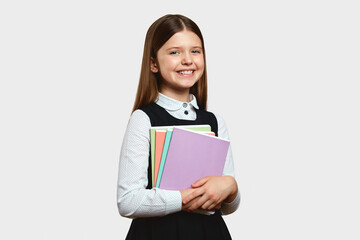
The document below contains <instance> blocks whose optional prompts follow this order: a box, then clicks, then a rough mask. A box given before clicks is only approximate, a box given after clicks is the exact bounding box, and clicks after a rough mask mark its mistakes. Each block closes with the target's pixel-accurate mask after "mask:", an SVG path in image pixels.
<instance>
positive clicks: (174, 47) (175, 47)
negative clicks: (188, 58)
mask: <svg viewBox="0 0 360 240" xmlns="http://www.w3.org/2000/svg"><path fill="white" fill-rule="evenodd" d="M181 48H183V47H178V46H173V47H169V48H168V49H166V51H169V50H171V49H181ZM191 48H200V49H202V47H201V46H193V47H191Z"/></svg>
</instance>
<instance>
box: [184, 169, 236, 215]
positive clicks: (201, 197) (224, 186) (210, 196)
mask: <svg viewBox="0 0 360 240" xmlns="http://www.w3.org/2000/svg"><path fill="white" fill-rule="evenodd" d="M191 186H192V187H193V188H195V189H196V190H195V191H193V192H192V193H191V194H189V195H188V196H186V197H185V198H184V199H183V204H184V205H186V204H187V203H189V202H191V201H192V200H193V199H195V198H197V197H198V199H197V200H196V201H195V202H194V203H193V204H192V205H191V206H190V207H188V210H189V211H193V210H195V209H198V208H201V209H204V210H213V209H218V208H219V206H220V205H221V203H222V202H223V201H225V202H231V201H233V200H234V199H235V197H236V195H237V191H238V188H237V184H236V181H235V179H234V178H233V177H232V176H221V177H214V176H212V177H204V178H202V179H199V180H198V181H196V182H195V183H194V184H192V185H191Z"/></svg>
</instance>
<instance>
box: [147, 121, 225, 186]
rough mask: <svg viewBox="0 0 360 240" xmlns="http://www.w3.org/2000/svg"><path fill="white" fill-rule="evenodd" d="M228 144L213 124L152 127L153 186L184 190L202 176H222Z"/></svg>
mask: <svg viewBox="0 0 360 240" xmlns="http://www.w3.org/2000/svg"><path fill="white" fill-rule="evenodd" d="M229 145H230V142H229V141H228V140H226V139H222V138H219V137H215V134H214V133H213V132H212V131H211V126H210V125H182V126H161V127H152V128H151V129H150V146H151V151H150V152H151V170H152V182H153V187H157V188H161V189H167V190H183V189H187V188H191V184H193V183H194V182H196V181H197V180H199V179H201V178H203V177H206V176H221V175H222V172H223V169H224V164H225V160H226V156H227V152H228V149H229Z"/></svg>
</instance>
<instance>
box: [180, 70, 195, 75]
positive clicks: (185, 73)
mask: <svg viewBox="0 0 360 240" xmlns="http://www.w3.org/2000/svg"><path fill="white" fill-rule="evenodd" d="M193 72H194V70H185V71H179V73H180V74H183V75H188V74H192V73H193Z"/></svg>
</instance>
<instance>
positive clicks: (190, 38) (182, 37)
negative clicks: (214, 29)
mask: <svg viewBox="0 0 360 240" xmlns="http://www.w3.org/2000/svg"><path fill="white" fill-rule="evenodd" d="M184 46H192V47H202V43H201V39H200V38H199V36H198V35H196V34H195V33H194V32H192V31H189V30H183V31H180V32H177V33H175V34H174V35H172V36H171V38H169V40H167V42H165V44H164V45H163V47H165V48H169V47H184Z"/></svg>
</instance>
